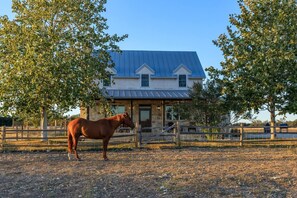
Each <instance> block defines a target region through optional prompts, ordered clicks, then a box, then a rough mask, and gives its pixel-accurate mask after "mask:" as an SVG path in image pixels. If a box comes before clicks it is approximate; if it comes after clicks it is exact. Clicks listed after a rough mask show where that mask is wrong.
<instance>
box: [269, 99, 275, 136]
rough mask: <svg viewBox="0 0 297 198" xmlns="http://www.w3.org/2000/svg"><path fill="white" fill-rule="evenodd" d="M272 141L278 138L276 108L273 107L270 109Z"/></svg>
mask: <svg viewBox="0 0 297 198" xmlns="http://www.w3.org/2000/svg"><path fill="white" fill-rule="evenodd" d="M270 133H271V136H270V139H272V140H274V139H275V136H276V134H275V133H276V128H275V106H274V105H271V109H270Z"/></svg>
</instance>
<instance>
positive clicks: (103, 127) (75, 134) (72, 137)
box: [68, 112, 135, 160]
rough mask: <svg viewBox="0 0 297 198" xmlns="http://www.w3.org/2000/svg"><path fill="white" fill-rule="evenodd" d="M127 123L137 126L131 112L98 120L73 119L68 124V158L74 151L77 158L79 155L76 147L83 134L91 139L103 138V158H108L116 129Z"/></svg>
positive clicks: (130, 125)
mask: <svg viewBox="0 0 297 198" xmlns="http://www.w3.org/2000/svg"><path fill="white" fill-rule="evenodd" d="M121 124H125V125H128V126H129V127H131V128H132V129H133V128H134V127H135V125H134V123H133V121H132V120H131V118H130V116H129V114H128V113H127V112H126V113H123V114H118V115H115V116H112V117H109V118H103V119H100V120H97V121H89V120H86V119H83V118H77V119H75V120H72V121H71V122H69V124H68V158H69V160H70V154H71V153H73V150H74V154H75V157H76V159H77V160H80V158H79V157H78V154H77V151H76V147H77V143H78V139H79V137H80V136H81V135H83V136H85V137H86V138H90V139H102V140H103V158H104V160H108V158H107V156H106V151H107V145H108V142H109V139H110V138H111V136H112V135H113V133H114V131H115V130H116V129H117V128H118V127H119V126H120V125H121Z"/></svg>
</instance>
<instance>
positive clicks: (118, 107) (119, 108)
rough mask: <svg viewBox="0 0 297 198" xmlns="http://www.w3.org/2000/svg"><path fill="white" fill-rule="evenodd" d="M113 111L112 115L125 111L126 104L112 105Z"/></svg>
mask: <svg viewBox="0 0 297 198" xmlns="http://www.w3.org/2000/svg"><path fill="white" fill-rule="evenodd" d="M111 111H112V115H117V114H121V113H125V106H124V105H112V107H111Z"/></svg>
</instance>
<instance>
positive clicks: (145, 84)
mask: <svg viewBox="0 0 297 198" xmlns="http://www.w3.org/2000/svg"><path fill="white" fill-rule="evenodd" d="M141 86H142V87H149V75H148V74H141Z"/></svg>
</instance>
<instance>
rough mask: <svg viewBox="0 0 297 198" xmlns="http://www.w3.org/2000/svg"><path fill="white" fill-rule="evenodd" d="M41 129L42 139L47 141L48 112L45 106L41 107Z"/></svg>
mask: <svg viewBox="0 0 297 198" xmlns="http://www.w3.org/2000/svg"><path fill="white" fill-rule="evenodd" d="M40 129H41V138H42V141H47V114H46V108H45V107H42V108H41V121H40Z"/></svg>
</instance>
